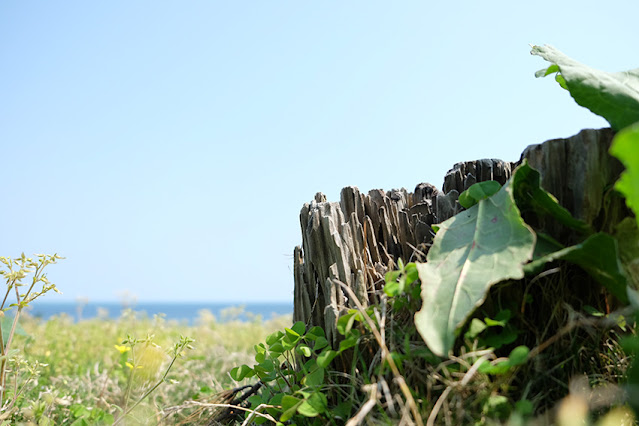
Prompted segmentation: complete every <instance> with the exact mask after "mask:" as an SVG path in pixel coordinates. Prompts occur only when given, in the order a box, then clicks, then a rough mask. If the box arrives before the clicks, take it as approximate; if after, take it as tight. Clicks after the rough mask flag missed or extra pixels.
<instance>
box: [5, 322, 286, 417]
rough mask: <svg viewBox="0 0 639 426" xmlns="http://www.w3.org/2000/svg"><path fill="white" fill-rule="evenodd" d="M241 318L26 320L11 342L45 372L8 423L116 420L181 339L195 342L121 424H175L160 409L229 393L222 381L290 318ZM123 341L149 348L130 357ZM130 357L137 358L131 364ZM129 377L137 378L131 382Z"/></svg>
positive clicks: (228, 380) (160, 371)
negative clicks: (134, 340)
mask: <svg viewBox="0 0 639 426" xmlns="http://www.w3.org/2000/svg"><path fill="white" fill-rule="evenodd" d="M241 313H242V312H241V311H238V310H234V311H233V310H230V311H226V312H225V313H223V314H222V320H223V321H222V320H221V319H218V318H215V317H214V316H213V315H212V314H211V313H210V312H208V311H202V312H200V313H199V315H198V319H197V320H196V321H195V324H193V325H190V324H188V323H187V322H178V321H174V320H166V319H164V318H163V317H162V316H155V317H153V318H148V317H144V316H141V315H140V314H137V313H135V312H133V311H125V312H124V313H123V314H122V316H121V317H120V318H118V319H108V318H96V319H90V320H84V321H80V322H74V321H73V320H72V319H71V318H70V317H69V316H67V315H61V316H55V317H53V318H51V319H50V320H48V321H43V320H40V319H37V318H32V317H28V316H26V315H25V316H24V317H23V318H21V324H22V326H23V327H24V331H25V334H26V335H19V336H17V339H16V342H15V343H16V344H15V348H16V349H19V350H20V352H21V354H22V355H23V356H24V358H25V359H26V360H27V361H28V362H30V363H33V362H35V361H38V362H40V363H43V364H46V366H43V367H40V375H39V377H37V378H36V379H35V380H34V381H33V382H32V383H30V385H29V386H28V390H27V391H26V392H25V393H24V395H23V396H22V397H21V398H20V399H19V402H18V409H17V410H16V411H15V414H14V421H15V422H24V423H25V424H30V423H35V424H38V422H43V423H40V424H46V423H44V422H46V421H47V420H45V421H43V420H42V419H43V418H46V419H48V421H51V422H53V423H52V424H71V423H72V422H73V421H74V420H77V419H78V418H80V417H83V416H84V418H85V419H86V420H87V423H86V424H94V423H95V422H94V421H93V420H90V417H89V416H90V414H88V413H93V414H91V415H94V416H96V417H95V420H98V421H99V420H100V418H99V416H97V415H96V414H95V413H96V412H102V413H104V414H105V415H106V414H111V415H113V418H115V419H117V418H118V415H119V414H120V413H121V411H122V410H123V409H124V407H125V406H127V404H129V405H131V404H132V402H133V400H135V398H138V397H139V396H140V395H141V394H143V393H144V392H145V390H146V389H148V388H149V387H150V386H151V385H152V384H153V383H154V381H155V382H157V380H158V379H159V378H160V377H161V375H162V374H163V373H164V371H165V369H166V365H167V361H168V360H169V358H170V357H169V355H167V352H170V350H171V349H172V348H173V347H174V345H175V344H176V343H177V342H178V341H179V340H180V336H189V337H191V338H193V339H195V342H194V343H193V344H192V346H193V349H191V350H185V351H184V352H183V356H182V357H180V358H178V359H177V360H176V362H175V364H174V365H173V367H172V368H171V370H170V372H169V374H168V375H167V377H166V379H167V380H166V381H165V383H163V384H162V385H161V386H159V387H158V389H157V390H156V391H155V392H153V394H152V395H150V397H149V398H147V399H146V400H144V401H143V402H142V403H141V404H140V405H139V406H138V407H136V408H135V410H134V411H133V412H132V413H131V415H130V416H128V418H127V422H126V424H156V423H161V422H163V421H165V422H168V424H171V423H173V422H174V421H177V420H178V419H179V417H180V416H181V415H186V414H185V413H184V414H183V413H178V414H177V418H173V420H172V421H168V420H167V419H164V418H163V416H164V413H163V411H162V410H163V409H164V408H166V407H169V406H175V405H180V404H182V403H184V402H185V401H187V400H190V399H194V398H198V397H199V396H202V397H206V395H212V394H215V393H218V392H221V391H222V390H224V389H228V388H230V387H234V386H236V383H235V382H234V381H233V380H232V379H231V377H230V376H229V375H228V372H229V371H230V370H231V368H233V367H235V366H237V365H241V364H244V363H251V362H252V361H254V359H253V357H254V350H253V345H255V344H256V343H257V342H260V341H262V340H264V338H265V337H266V336H267V335H268V334H269V333H271V332H273V331H275V330H277V329H282V328H283V327H286V326H290V323H291V317H290V316H281V317H274V318H272V319H267V320H263V319H262V317H260V316H253V317H250V316H249V321H244V322H242V321H239V320H238V318H239V317H240V314H241ZM127 336H131V337H133V338H137V339H147V338H148V340H149V341H150V342H152V345H151V344H150V343H138V344H137V345H135V346H134V347H133V350H132V351H131V350H129V349H126V345H123V344H122V342H123V341H124V340H125V339H127ZM156 345H157V346H156ZM149 348H152V349H149ZM158 348H159V349H160V350H158ZM136 351H137V352H136ZM132 352H134V353H135V356H136V357H137V360H136V361H135V362H132ZM151 358H152V359H151ZM144 364H146V365H144ZM132 369H136V371H135V372H133V376H132V377H133V380H130V376H131V374H132ZM10 380H12V378H11V377H10ZM129 383H131V385H130V386H131V392H130V396H129V397H128V398H127V397H126V395H127V387H128V386H129ZM85 409H86V410H85ZM105 418H107V417H104V418H102V421H105V420H104V419H105ZM80 424H82V423H80Z"/></svg>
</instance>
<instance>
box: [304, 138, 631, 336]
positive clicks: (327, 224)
mask: <svg viewBox="0 0 639 426" xmlns="http://www.w3.org/2000/svg"><path fill="white" fill-rule="evenodd" d="M613 136H614V134H613V132H612V130H610V129H599V130H591V129H588V130H583V131H581V132H580V133H579V134H577V135H575V136H573V137H571V138H568V139H555V140H550V141H547V142H544V143H542V144H539V145H531V146H529V147H528V148H526V150H525V151H524V152H523V154H522V156H521V159H520V160H519V162H521V161H522V160H523V159H524V158H526V159H528V162H529V164H530V165H531V166H532V167H534V168H536V169H537V170H539V171H540V173H541V176H542V182H541V184H542V187H544V188H545V189H546V190H547V191H549V192H551V193H552V194H554V195H555V196H556V197H557V199H558V200H559V202H560V203H561V204H562V205H563V206H564V207H566V208H567V209H568V210H569V211H571V213H573V215H575V217H577V218H578V219H581V220H584V221H586V222H587V223H590V224H593V226H595V228H596V229H605V228H606V227H608V228H609V227H610V226H611V224H614V223H617V222H618V221H619V220H620V219H621V218H622V217H625V216H626V215H627V214H628V213H627V211H626V210H625V206H624V204H623V201H622V200H620V199H618V198H617V199H611V198H606V191H609V190H610V188H611V185H612V184H613V183H614V182H615V181H616V179H617V177H618V176H619V174H620V173H621V171H622V166H621V164H620V163H619V162H618V161H617V160H616V159H615V158H613V157H611V156H610V155H609V154H608V148H609V146H610V142H611V140H612V137H613ZM519 162H515V163H511V162H505V161H502V160H496V159H484V160H477V161H469V162H463V163H457V164H455V165H454V166H453V168H452V169H451V170H450V171H448V173H447V174H446V176H445V178H444V185H443V190H442V192H440V191H438V190H437V189H436V188H435V187H434V186H433V185H431V184H428V183H420V184H418V185H417V186H416V187H415V190H414V192H412V193H409V192H408V191H406V190H405V189H403V188H402V189H399V190H395V189H393V190H390V191H386V192H384V191H382V190H372V191H369V192H368V194H362V193H360V191H359V190H358V189H357V188H356V187H346V188H344V189H342V192H341V199H340V202H328V201H327V200H326V197H325V196H324V195H323V194H322V193H318V194H316V195H315V199H314V200H313V201H311V202H310V203H308V204H305V205H304V207H302V210H301V212H300V225H301V229H302V246H301V247H300V246H298V247H295V250H294V279H295V291H294V295H295V305H294V313H293V318H294V320H295V321H304V322H305V323H307V325H309V326H314V325H318V326H321V327H323V328H324V330H325V331H326V333H327V338H328V340H329V341H330V342H332V343H333V344H334V345H335V344H336V343H337V342H338V340H339V337H338V335H337V332H336V321H337V318H338V317H339V315H340V313H341V312H342V311H344V310H346V309H349V308H354V307H355V305H354V303H352V301H349V300H348V297H347V295H346V294H345V293H344V292H343V291H342V289H341V288H340V287H339V286H337V285H335V283H334V281H333V280H334V279H337V280H339V281H341V282H343V283H345V284H346V285H348V286H349V287H350V288H351V289H352V290H353V291H354V293H355V294H356V295H357V297H358V299H359V300H360V302H362V304H363V305H364V306H368V305H370V304H375V303H377V302H378V298H379V291H380V290H381V288H382V286H383V283H384V274H385V273H386V271H387V270H388V269H389V268H392V267H394V265H395V262H396V261H397V260H398V259H399V258H401V259H402V260H404V261H405V262H407V261H412V260H424V257H425V254H426V253H427V251H428V248H429V246H430V242H431V241H432V237H433V235H434V234H433V232H432V229H431V225H432V224H435V223H439V222H442V221H444V220H446V219H448V218H450V217H451V216H453V215H454V214H456V213H457V212H459V211H460V210H461V207H460V206H459V203H458V202H457V198H458V196H459V194H460V193H461V192H462V191H464V190H465V189H467V188H468V187H470V186H471V185H472V184H474V183H475V182H481V181H486V180H496V181H498V182H500V183H501V184H504V183H505V182H506V181H507V180H508V179H509V178H510V176H511V174H512V171H513V170H514V169H515V167H516V166H517V165H518V164H519ZM610 200H613V202H612V203H611V204H610V205H608V206H606V208H604V203H610Z"/></svg>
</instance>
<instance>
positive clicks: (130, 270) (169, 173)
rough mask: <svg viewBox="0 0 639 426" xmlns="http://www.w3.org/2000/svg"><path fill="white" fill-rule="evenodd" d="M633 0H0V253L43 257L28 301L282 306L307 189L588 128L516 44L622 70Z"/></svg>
mask: <svg viewBox="0 0 639 426" xmlns="http://www.w3.org/2000/svg"><path fill="white" fill-rule="evenodd" d="M637 16H639V3H637V2H636V1H630V0H628V1H608V2H599V1H582V2H556V1H552V2H551V1H537V2H534V3H531V2H516V1H512V0H510V1H498V2H497V1H486V2H476V1H461V2H426V1H402V2H388V1H383V2H382V1H370V0H367V1H356V0H353V1H346V2H333V1H322V2H305V1H299V0H296V1H253V2H248V1H213V0H208V1H188V2H185V1H180V2H177V1H174V2H165V1H108V2H107V1H103V2H97V1H75V2H73V1H64V2H63V1H49V2H27V1H4V2H2V4H0V61H1V62H0V144H1V145H0V147H1V150H0V156H1V157H0V158H1V159H2V161H1V162H0V176H1V177H2V184H3V191H2V198H1V203H2V208H1V210H0V223H1V226H2V228H1V231H0V255H3V256H13V257H15V256H18V255H19V254H20V253H21V252H23V251H24V252H25V253H27V254H33V253H50V254H52V253H56V252H57V253H58V254H60V255H62V256H65V257H66V260H63V261H61V262H60V263H59V264H58V265H52V266H51V267H50V269H49V278H50V280H51V281H53V282H55V283H56V284H57V285H58V287H59V288H60V289H61V290H62V291H63V292H64V295H63V296H58V295H50V296H47V297H48V298H49V299H50V301H73V300H75V299H76V298H77V297H88V298H89V299H90V300H93V301H102V300H117V299H118V297H119V295H120V294H121V293H122V292H123V291H128V292H129V293H130V294H133V295H135V296H136V297H137V299H138V300H140V301H188V300H199V301H206V300H210V301H239V302H249V301H289V300H292V297H293V295H292V292H293V276H292V251H293V248H294V246H295V245H298V244H300V243H301V234H300V230H299V211H300V208H301V207H302V205H303V203H305V202H308V201H310V200H311V199H312V198H313V195H314V194H315V193H316V192H318V191H322V192H324V193H325V194H327V196H328V198H329V200H332V201H338V200H339V191H340V189H341V188H342V187H343V186H348V185H355V186H358V187H359V188H360V190H362V191H368V190H370V189H373V188H384V189H391V188H399V187H406V188H407V189H409V190H412V189H413V188H414V187H415V185H416V184H417V183H420V182H431V183H433V184H435V185H437V186H441V184H442V182H443V176H444V174H445V172H446V171H447V170H448V169H449V168H451V166H452V165H453V164H454V163H455V162H458V161H463V160H473V159H478V158H486V157H489V158H490V157H493V158H502V159H504V160H517V159H518V158H519V155H520V153H521V151H522V150H523V149H524V148H525V147H526V146H527V145H529V144H533V143H539V142H543V141H544V140H547V139H551V138H555V137H566V136H570V135H573V134H575V133H577V132H578V131H579V130H580V129H582V128H587V127H595V128H597V127H605V126H606V123H605V122H604V121H603V120H602V119H600V118H598V117H596V116H594V115H592V114H591V113H590V112H588V111H587V110H584V109H583V108H581V107H579V106H577V105H576V104H574V102H573V101H572V99H571V98H570V96H569V95H568V93H567V92H564V91H563V90H561V89H560V88H559V86H558V85H557V84H556V83H555V82H554V81H553V80H552V79H550V78H547V79H535V78H534V72H535V71H536V70H538V69H541V68H544V67H545V63H544V62H543V60H542V59H541V58H539V57H536V56H531V55H530V54H529V51H530V48H529V43H536V44H545V43H547V44H552V45H554V46H555V47H557V48H559V49H560V50H562V51H563V52H564V53H566V54H568V55H570V56H572V57H573V58H575V59H577V60H579V61H581V62H584V63H586V64H589V65H591V66H593V67H596V68H600V69H604V70H607V71H621V70H625V69H630V68H636V67H638V66H639V56H638V55H637V54H636V52H637V46H639V32H638V31H637V25H636V18H637Z"/></svg>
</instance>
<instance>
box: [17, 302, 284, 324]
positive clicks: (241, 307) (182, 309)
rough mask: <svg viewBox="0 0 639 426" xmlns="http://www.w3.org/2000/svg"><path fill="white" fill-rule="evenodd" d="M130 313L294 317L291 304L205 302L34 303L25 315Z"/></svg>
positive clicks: (181, 317)
mask: <svg viewBox="0 0 639 426" xmlns="http://www.w3.org/2000/svg"><path fill="white" fill-rule="evenodd" d="M127 309H131V310H133V311H134V312H136V315H139V316H141V317H148V318H153V317H154V316H155V315H163V316H164V318H165V319H166V320H176V321H184V322H187V323H189V324H193V323H195V321H196V320H197V319H198V317H199V316H200V315H201V313H202V312H203V311H208V312H210V313H211V314H213V315H214V316H215V319H216V321H219V322H226V321H234V320H239V321H250V320H253V319H255V317H256V316H258V315H259V316H261V317H262V318H263V319H265V320H266V319H270V318H272V317H273V316H280V315H289V314H292V313H293V302H290V303H214V302H211V303H204V302H184V303H171V302H136V303H130V304H128V305H123V304H122V303H120V302H89V303H74V302H66V303H37V302H36V303H33V304H32V305H31V306H29V307H28V308H27V309H26V312H27V313H28V314H29V315H31V316H34V317H38V318H42V319H49V318H51V317H52V316H54V315H60V314H66V315H68V316H70V317H71V318H73V319H75V320H76V321H78V320H86V319H91V318H96V317H98V318H112V319H115V318H119V317H120V316H121V315H122V313H123V312H124V311H126V310H127Z"/></svg>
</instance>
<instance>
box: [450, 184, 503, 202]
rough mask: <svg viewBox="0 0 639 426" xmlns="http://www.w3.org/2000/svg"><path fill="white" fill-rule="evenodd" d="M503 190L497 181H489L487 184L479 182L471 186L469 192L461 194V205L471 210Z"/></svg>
mask: <svg viewBox="0 0 639 426" xmlns="http://www.w3.org/2000/svg"><path fill="white" fill-rule="evenodd" d="M500 189H501V185H500V184H499V182H497V181H495V180H487V181H485V182H477V183H475V184H473V185H471V186H470V188H468V189H467V190H465V191H464V192H462V193H461V194H459V199H458V200H457V201H459V204H460V205H461V206H462V207H463V208H465V209H469V208H471V207H472V206H474V205H475V204H477V203H478V202H479V200H483V199H486V198H488V197H490V196H491V195H493V194H496V193H497V191H499V190H500Z"/></svg>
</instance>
